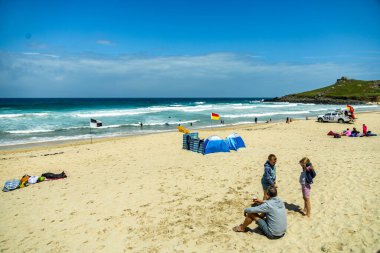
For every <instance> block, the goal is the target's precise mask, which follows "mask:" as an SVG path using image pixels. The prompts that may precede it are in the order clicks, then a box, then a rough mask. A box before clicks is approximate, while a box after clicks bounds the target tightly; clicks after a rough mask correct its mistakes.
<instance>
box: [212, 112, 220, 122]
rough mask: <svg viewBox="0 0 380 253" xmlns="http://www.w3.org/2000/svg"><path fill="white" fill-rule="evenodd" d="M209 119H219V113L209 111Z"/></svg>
mask: <svg viewBox="0 0 380 253" xmlns="http://www.w3.org/2000/svg"><path fill="white" fill-rule="evenodd" d="M211 119H212V120H220V116H219V114H216V113H213V112H212V113H211Z"/></svg>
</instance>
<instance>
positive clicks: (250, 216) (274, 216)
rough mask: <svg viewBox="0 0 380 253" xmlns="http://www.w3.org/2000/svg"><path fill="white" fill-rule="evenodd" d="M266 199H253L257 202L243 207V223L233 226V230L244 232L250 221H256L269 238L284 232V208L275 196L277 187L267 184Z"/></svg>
mask: <svg viewBox="0 0 380 253" xmlns="http://www.w3.org/2000/svg"><path fill="white" fill-rule="evenodd" d="M265 194H266V195H267V196H266V198H267V200H265V201H262V200H258V199H254V200H253V201H254V203H255V204H258V205H257V206H253V207H250V208H246V209H244V216H245V220H244V222H243V224H241V225H239V226H236V227H234V228H233V230H234V231H235V232H245V231H246V228H247V226H248V225H249V224H251V223H252V221H256V223H257V224H258V225H259V228H260V229H261V230H262V231H263V233H264V234H265V235H266V236H267V237H268V238H269V239H278V238H281V237H283V236H284V235H285V232H286V227H287V223H286V209H285V205H284V203H283V202H282V201H281V199H279V198H278V197H277V189H276V187H274V186H269V188H268V189H267V191H266V193H265Z"/></svg>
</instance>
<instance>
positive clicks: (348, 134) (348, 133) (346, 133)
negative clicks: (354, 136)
mask: <svg viewBox="0 0 380 253" xmlns="http://www.w3.org/2000/svg"><path fill="white" fill-rule="evenodd" d="M344 134H345V135H346V136H347V137H348V136H350V135H351V131H350V129H349V128H347V130H346V131H345V132H344Z"/></svg>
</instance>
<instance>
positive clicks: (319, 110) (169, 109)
mask: <svg viewBox="0 0 380 253" xmlns="http://www.w3.org/2000/svg"><path fill="white" fill-rule="evenodd" d="M262 99H263V98H43V99H41V98H39V99H4V98H3V99H0V147H1V146H2V147H4V146H10V145H16V144H26V143H39V142H47V141H63V140H79V139H86V138H90V137H91V136H92V137H93V138H98V137H111V136H123V135H137V134H147V133H156V132H165V131H173V130H176V127H177V126H178V125H179V124H181V125H183V126H185V127H187V128H189V129H197V128H204V127H211V124H213V125H212V126H213V127H220V126H223V124H221V122H220V121H213V122H211V120H210V114H211V113H212V112H213V113H218V114H219V115H220V116H221V120H224V126H226V125H238V124H247V123H253V122H254V119H255V117H257V118H258V121H259V122H265V121H267V120H269V119H271V120H272V121H279V120H284V119H285V118H286V117H292V118H305V117H306V116H308V117H313V116H316V115H318V114H323V113H326V112H328V111H330V110H335V109H338V108H343V107H344V106H342V105H319V104H318V105H317V104H302V103H276V102H273V103H272V102H262ZM379 110H380V106H377V105H358V106H355V111H356V112H361V111H379ZM90 119H96V120H100V121H102V123H103V126H102V127H99V128H90ZM140 122H141V123H142V124H143V126H142V127H141V126H140Z"/></svg>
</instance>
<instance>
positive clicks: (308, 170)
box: [300, 157, 316, 217]
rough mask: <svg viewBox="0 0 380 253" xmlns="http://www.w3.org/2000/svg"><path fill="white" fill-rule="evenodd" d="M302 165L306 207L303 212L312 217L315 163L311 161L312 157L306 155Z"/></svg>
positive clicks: (302, 183)
mask: <svg viewBox="0 0 380 253" xmlns="http://www.w3.org/2000/svg"><path fill="white" fill-rule="evenodd" d="M300 165H301V167H302V172H301V175H300V184H301V189H302V196H303V200H304V204H305V205H304V209H303V213H304V215H305V216H307V217H310V214H311V205H310V190H311V187H310V185H311V184H312V183H313V178H314V177H315V176H316V173H315V171H314V168H313V165H312V164H311V162H310V159H309V158H307V157H304V158H302V159H301V161H300Z"/></svg>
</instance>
